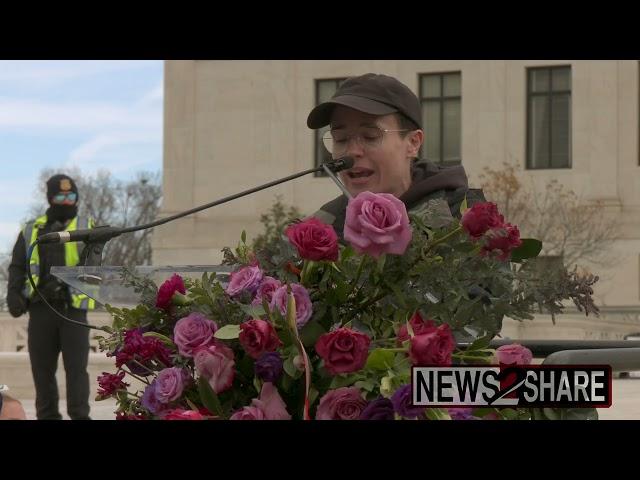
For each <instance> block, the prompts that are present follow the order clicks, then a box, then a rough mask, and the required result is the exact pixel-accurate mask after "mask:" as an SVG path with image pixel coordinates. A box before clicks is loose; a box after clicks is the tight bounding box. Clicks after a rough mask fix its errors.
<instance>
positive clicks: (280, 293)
mask: <svg viewBox="0 0 640 480" xmlns="http://www.w3.org/2000/svg"><path fill="white" fill-rule="evenodd" d="M291 291H292V292H293V298H294V299H295V301H296V325H298V328H301V327H303V326H304V325H305V324H306V323H307V322H308V321H309V319H310V318H311V315H312V314H313V307H312V306H311V298H310V297H309V292H307V289H306V288H304V287H303V286H302V285H300V284H299V283H292V284H291ZM288 297H289V294H288V293H287V286H286V285H283V286H282V287H280V288H279V289H278V290H276V292H275V293H274V294H273V300H272V301H271V305H270V307H271V309H277V310H278V311H279V312H280V313H281V314H282V316H283V317H285V318H286V316H287V300H288Z"/></svg>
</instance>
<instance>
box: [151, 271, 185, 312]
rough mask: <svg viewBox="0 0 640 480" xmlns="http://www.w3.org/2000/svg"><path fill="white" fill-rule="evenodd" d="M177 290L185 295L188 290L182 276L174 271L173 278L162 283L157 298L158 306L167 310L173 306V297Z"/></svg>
mask: <svg viewBox="0 0 640 480" xmlns="http://www.w3.org/2000/svg"><path fill="white" fill-rule="evenodd" d="M176 292H178V293H181V294H183V295H184V294H185V293H187V290H186V289H185V288H184V281H183V280H182V277H181V276H180V275H178V274H176V273H174V274H173V275H172V276H171V278H169V279H168V280H167V281H165V282H164V283H163V284H162V285H160V288H159V289H158V296H157V298H156V307H157V308H161V309H163V310H167V309H168V308H169V307H170V306H171V299H172V298H173V295H174V294H175V293H176Z"/></svg>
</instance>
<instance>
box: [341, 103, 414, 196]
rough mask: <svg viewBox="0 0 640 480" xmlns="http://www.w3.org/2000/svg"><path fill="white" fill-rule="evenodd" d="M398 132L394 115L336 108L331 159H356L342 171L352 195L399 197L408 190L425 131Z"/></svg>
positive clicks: (342, 176)
mask: <svg viewBox="0 0 640 480" xmlns="http://www.w3.org/2000/svg"><path fill="white" fill-rule="evenodd" d="M385 130H389V131H385ZM397 130H400V126H399V125H398V120H397V118H396V116H395V115H384V116H375V115H370V114H367V113H363V112H360V111H358V110H354V109H352V108H349V107H343V106H341V105H339V106H337V107H335V109H334V110H333V114H332V115H331V131H332V134H333V138H334V151H333V153H332V156H333V158H340V157H344V156H346V155H348V156H351V157H352V158H353V160H354V164H353V167H352V168H350V169H349V170H345V171H342V172H340V179H341V180H342V182H343V183H344V185H345V187H346V188H347V190H348V191H349V193H350V194H351V195H353V196H356V195H358V194H359V193H361V192H365V191H369V192H372V193H391V194H393V195H395V196H397V197H399V196H400V195H402V194H403V193H404V192H406V191H407V190H408V189H409V186H410V185H411V160H412V159H413V158H414V157H416V156H417V155H418V150H419V149H420V145H421V144H422V140H423V138H424V134H423V132H422V130H414V131H410V132H398V131H397ZM403 135H405V136H404V137H403Z"/></svg>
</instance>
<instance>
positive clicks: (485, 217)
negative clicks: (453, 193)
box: [460, 202, 504, 238]
mask: <svg viewBox="0 0 640 480" xmlns="http://www.w3.org/2000/svg"><path fill="white" fill-rule="evenodd" d="M460 223H462V227H463V228H464V229H465V230H466V231H467V233H468V234H469V235H470V236H471V237H473V238H480V237H481V236H482V235H484V234H485V232H486V231H487V230H489V229H491V228H496V227H500V226H502V224H503V223H504V217H503V216H502V215H500V213H499V212H498V207H497V206H496V204H495V203H491V202H480V203H475V204H474V205H473V206H472V207H471V208H469V209H468V210H467V211H466V212H464V214H463V215H462V219H461V222H460Z"/></svg>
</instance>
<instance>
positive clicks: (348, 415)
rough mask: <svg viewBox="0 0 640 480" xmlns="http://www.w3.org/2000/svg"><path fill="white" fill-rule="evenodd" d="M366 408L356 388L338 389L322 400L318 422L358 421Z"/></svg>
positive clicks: (365, 403)
mask: <svg viewBox="0 0 640 480" xmlns="http://www.w3.org/2000/svg"><path fill="white" fill-rule="evenodd" d="M366 406H367V401H366V400H365V399H364V398H362V394H361V393H360V390H359V389H357V388H356V387H342V388H336V389H335V390H329V391H328V392H327V393H326V394H325V395H324V396H323V397H322V398H321V399H320V404H319V405H318V411H317V412H316V420H357V419H358V418H360V414H361V413H362V411H363V410H364V408H365V407H366Z"/></svg>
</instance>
